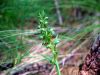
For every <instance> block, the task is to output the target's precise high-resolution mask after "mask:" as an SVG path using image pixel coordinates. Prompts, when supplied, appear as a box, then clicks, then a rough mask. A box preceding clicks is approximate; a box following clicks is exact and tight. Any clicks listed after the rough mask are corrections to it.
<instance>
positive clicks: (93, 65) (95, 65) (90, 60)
mask: <svg viewBox="0 0 100 75" xmlns="http://www.w3.org/2000/svg"><path fill="white" fill-rule="evenodd" d="M79 75H100V35H98V36H97V38H96V39H95V41H94V43H93V45H92V47H91V49H90V53H89V54H87V56H86V58H85V60H84V63H83V64H82V65H81V69H80V74H79Z"/></svg>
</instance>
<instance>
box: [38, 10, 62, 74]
mask: <svg viewBox="0 0 100 75" xmlns="http://www.w3.org/2000/svg"><path fill="white" fill-rule="evenodd" d="M39 18H40V19H39V27H38V28H39V30H40V35H39V37H40V38H41V39H42V41H43V42H42V44H43V45H44V46H45V47H46V48H47V49H50V50H51V52H52V57H51V58H50V57H46V59H48V60H49V62H50V63H51V64H52V65H54V66H56V71H57V74H58V75H61V72H60V67H59V63H58V50H57V47H56V46H57V44H58V43H59V39H58V35H56V36H55V32H54V31H53V29H52V28H50V27H49V26H48V17H46V16H45V12H44V11H43V12H42V13H40V14H39Z"/></svg>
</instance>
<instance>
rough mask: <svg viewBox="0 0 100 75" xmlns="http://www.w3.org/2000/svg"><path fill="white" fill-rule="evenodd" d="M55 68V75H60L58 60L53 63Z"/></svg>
mask: <svg viewBox="0 0 100 75" xmlns="http://www.w3.org/2000/svg"><path fill="white" fill-rule="evenodd" d="M55 66H56V71H57V74H58V75H61V72H60V67H59V63H58V60H56V61H55Z"/></svg>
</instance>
